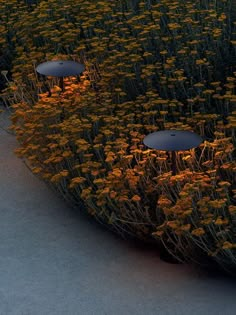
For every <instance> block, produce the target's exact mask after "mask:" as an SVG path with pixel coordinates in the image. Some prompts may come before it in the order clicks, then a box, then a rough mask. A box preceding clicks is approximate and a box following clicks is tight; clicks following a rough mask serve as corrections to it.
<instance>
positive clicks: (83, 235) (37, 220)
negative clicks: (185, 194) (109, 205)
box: [0, 116, 236, 315]
mask: <svg viewBox="0 0 236 315" xmlns="http://www.w3.org/2000/svg"><path fill="white" fill-rule="evenodd" d="M4 124H7V122H6V118H4V116H1V119H0V126H3V125H4ZM0 137H1V138H0V139H1V141H0V174H1V176H0V185H1V187H0V315H10V314H11V315H77V314H78V315H129V314H132V315H133V314H134V315H154V314H155V315H196V314H198V315H200V314H201V315H213V314H214V315H218V314H219V315H221V314H222V315H223V314H224V315H234V314H236V279H231V278H226V277H224V276H222V275H217V274H215V275H214V274H211V275H209V274H208V273H206V272H204V271H199V270H196V269H194V268H193V267H190V266H187V265H172V264H168V263H165V262H163V261H161V260H160V259H159V256H158V252H157V251H156V250H155V249H148V248H145V247H143V246H140V247H139V246H136V245H135V244H133V243H131V242H126V241H124V240H121V239H119V238H118V237H116V236H114V235H113V234H111V233H110V232H108V231H107V230H105V229H104V228H103V227H102V226H100V225H98V224H97V223H95V222H93V221H92V220H90V219H88V218H87V217H86V216H85V215H83V214H82V213H81V212H80V211H78V213H77V212H75V211H74V210H72V209H71V208H70V207H68V205H66V204H65V203H64V202H63V201H62V200H61V199H60V198H59V196H57V195H55V193H53V192H52V191H51V190H50V189H49V188H48V187H47V186H46V185H45V184H44V183H43V182H42V181H40V180H39V179H38V178H36V177H35V176H34V175H33V174H31V173H30V171H29V170H28V169H27V167H26V166H25V165H24V163H23V162H22V161H21V160H20V159H18V158H17V157H16V156H15V155H14V153H13V150H14V148H16V146H17V143H16V140H15V137H14V136H12V135H10V134H8V133H6V132H5V131H4V130H1V132H0Z"/></svg>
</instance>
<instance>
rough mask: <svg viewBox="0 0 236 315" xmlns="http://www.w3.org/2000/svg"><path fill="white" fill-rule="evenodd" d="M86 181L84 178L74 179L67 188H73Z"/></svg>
mask: <svg viewBox="0 0 236 315" xmlns="http://www.w3.org/2000/svg"><path fill="white" fill-rule="evenodd" d="M85 181H86V178H84V177H74V178H72V180H71V183H70V185H69V188H74V187H75V186H77V185H79V184H82V183H84V182H85Z"/></svg>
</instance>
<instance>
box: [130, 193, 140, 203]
mask: <svg viewBox="0 0 236 315" xmlns="http://www.w3.org/2000/svg"><path fill="white" fill-rule="evenodd" d="M131 200H132V201H135V202H139V201H140V200H141V198H140V197H139V196H138V195H134V196H133V197H132V198H131Z"/></svg>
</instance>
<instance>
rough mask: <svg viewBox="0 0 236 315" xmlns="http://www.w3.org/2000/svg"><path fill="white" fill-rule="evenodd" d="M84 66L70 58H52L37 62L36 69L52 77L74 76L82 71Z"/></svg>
mask: <svg viewBox="0 0 236 315" xmlns="http://www.w3.org/2000/svg"><path fill="white" fill-rule="evenodd" d="M84 69H85V66H84V65H82V64H81V63H78V62H76V61H72V60H52V61H47V62H43V63H41V64H39V65H38V66H37V67H36V71H37V72H38V73H40V74H43V75H46V76H53V77H69V76H76V75H79V74H80V73H81V72H83V71H84Z"/></svg>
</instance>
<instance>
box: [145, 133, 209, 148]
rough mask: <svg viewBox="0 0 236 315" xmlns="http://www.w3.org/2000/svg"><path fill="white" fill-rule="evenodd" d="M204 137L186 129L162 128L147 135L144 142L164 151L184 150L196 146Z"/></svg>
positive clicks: (148, 145) (150, 146)
mask: <svg viewBox="0 0 236 315" xmlns="http://www.w3.org/2000/svg"><path fill="white" fill-rule="evenodd" d="M202 141H203V139H202V138H201V137H200V136H199V135H197V134H196V133H194V132H191V131H186V130H162V131H156V132H153V133H150V134H149V135H147V136H146V137H145V138H144V140H143V143H144V144H145V145H146V146H147V147H149V148H152V149H157V150H163V151H184V150H189V149H192V148H196V147H198V146H199V144H200V143H201V142H202Z"/></svg>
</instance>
